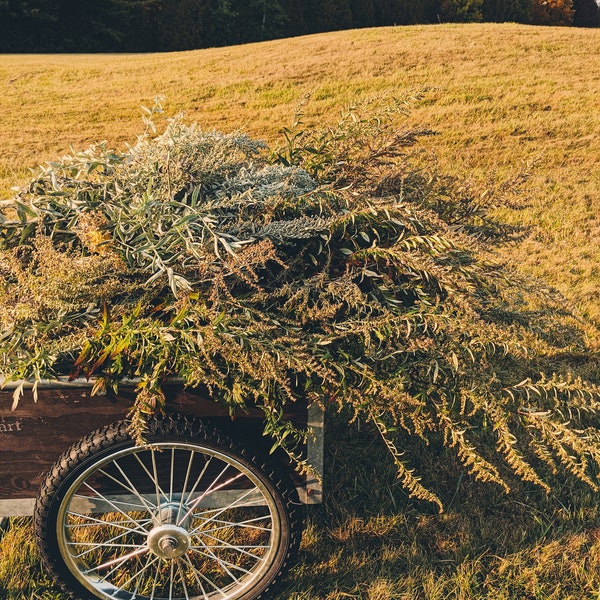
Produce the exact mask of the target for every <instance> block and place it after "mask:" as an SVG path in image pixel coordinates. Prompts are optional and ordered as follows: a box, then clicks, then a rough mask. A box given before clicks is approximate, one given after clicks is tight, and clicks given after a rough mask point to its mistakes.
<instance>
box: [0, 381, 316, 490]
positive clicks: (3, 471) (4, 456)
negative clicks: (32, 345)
mask: <svg viewBox="0 0 600 600" xmlns="http://www.w3.org/2000/svg"><path fill="white" fill-rule="evenodd" d="M90 392H91V386H73V387H72V388H70V387H68V386H63V387H57V388H51V387H41V388H40V389H38V392H37V396H38V398H37V402H35V401H34V397H33V391H32V390H31V389H25V390H24V394H23V396H22V397H21V399H20V400H19V403H18V406H17V407H16V409H15V410H14V411H12V410H11V406H12V403H13V398H12V390H0V500H5V499H10V500H18V499H25V498H32V497H35V496H36V495H37V492H38V489H39V486H40V483H41V481H42V479H43V477H44V476H45V473H46V472H47V471H48V470H49V469H50V467H51V466H52V465H53V464H54V463H55V462H56V460H57V459H58V458H59V457H60V455H61V454H62V453H63V452H65V451H66V450H67V449H68V448H69V447H70V446H71V445H72V444H74V443H75V442H77V441H78V440H79V439H81V438H82V437H84V436H85V435H87V434H89V433H91V432H92V431H94V430H96V429H98V428H99V427H102V426H104V425H108V424H110V423H113V422H115V421H118V420H120V419H123V418H125V417H126V415H127V413H128V411H129V409H130V407H131V405H132V404H133V400H134V397H135V392H134V390H133V389H126V388H124V389H123V390H122V391H121V392H120V393H119V397H114V396H112V397H111V396H91V395H90ZM167 409H168V410H169V411H172V412H179V413H182V414H186V415H192V416H199V417H204V418H207V417H210V418H211V419H217V420H219V421H223V422H227V423H229V424H230V427H231V429H232V431H233V432H234V433H235V431H236V430H237V431H239V432H240V434H241V433H242V432H243V434H244V438H245V437H246V435H247V434H250V436H254V437H257V436H258V437H260V434H261V432H262V413H261V411H260V410H259V409H256V408H251V409H249V410H248V412H247V413H244V414H241V415H240V416H238V417H237V418H236V419H235V421H234V422H233V423H232V422H231V419H230V416H229V412H228V410H227V408H226V407H224V406H222V405H221V404H219V403H217V402H214V401H213V400H211V399H209V398H207V397H206V396H203V395H201V394H199V393H197V392H194V391H189V390H184V389H182V388H181V386H173V387H171V388H168V389H167ZM285 416H286V417H287V418H290V419H292V420H293V421H294V422H295V423H296V424H298V425H300V426H306V424H307V410H306V406H303V405H292V406H290V407H289V409H287V410H286V414H285ZM297 483H298V484H299V485H302V481H301V480H299V481H298V482H297Z"/></svg>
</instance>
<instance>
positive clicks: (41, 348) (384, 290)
mask: <svg viewBox="0 0 600 600" xmlns="http://www.w3.org/2000/svg"><path fill="white" fill-rule="evenodd" d="M154 110H156V108H155V109H153V110H148V111H147V112H148V116H147V118H146V124H147V132H146V134H144V135H142V136H141V137H140V138H139V139H138V141H137V143H136V144H134V145H133V146H132V147H130V148H129V149H128V150H127V151H125V152H113V151H110V150H109V149H107V148H106V147H105V146H104V145H98V146H94V147H92V148H90V149H88V150H87V151H85V152H80V153H76V152H73V153H72V154H71V155H70V156H66V157H64V158H62V159H60V160H58V161H56V162H52V163H49V164H48V165H46V166H45V167H43V168H42V169H41V170H40V172H39V173H38V174H37V176H36V177H34V178H33V179H32V180H31V182H30V183H29V185H28V186H26V187H25V188H24V189H23V190H22V191H21V192H20V193H19V194H18V195H17V196H16V197H15V199H14V201H13V202H12V203H11V204H10V206H8V207H6V208H5V210H4V213H3V216H2V217H1V220H0V240H1V252H0V273H1V274H2V286H1V288H0V307H1V308H0V326H1V328H2V334H1V337H0V361H1V364H2V371H3V372H4V373H5V374H6V375H7V376H8V377H11V378H15V379H17V378H23V377H34V378H42V377H52V376H55V375H56V374H58V373H67V372H68V373H70V375H71V376H72V377H78V376H85V377H92V376H94V377H96V378H97V384H96V390H99V389H102V388H112V389H115V390H118V385H119V381H120V380H121V379H123V378H132V377H137V378H139V380H140V383H139V386H138V400H137V403H136V406H135V407H134V410H133V413H132V419H133V423H134V427H135V431H136V433H138V434H142V433H143V415H144V414H146V413H148V412H151V411H155V410H161V408H162V406H163V403H164V394H163V392H162V389H161V387H162V385H163V383H164V381H165V379H166V378H168V377H179V378H182V379H183V380H184V381H185V382H186V384H187V385H189V386H193V387H199V388H202V389H204V390H206V392H207V393H209V394H210V395H211V396H212V397H214V399H215V400H218V401H220V402H222V403H224V404H225V405H226V406H227V407H228V408H229V409H230V411H231V412H232V413H236V412H238V411H243V410H244V409H245V407H246V406H248V405H250V404H252V405H257V406H258V407H260V408H261V409H262V411H263V413H264V417H265V433H266V434H267V435H270V436H271V437H272V438H273V439H274V442H275V443H276V444H279V445H281V446H282V447H283V448H284V449H286V450H287V451H288V453H289V454H290V456H292V457H293V458H295V459H296V460H297V461H298V464H301V459H300V458H299V456H298V444H299V443H300V442H301V441H302V440H303V439H304V438H305V436H306V435H307V432H304V431H299V430H298V429H296V428H295V427H294V426H293V425H292V424H291V423H289V422H287V421H286V420H285V419H284V418H283V417H282V409H283V407H284V406H285V405H286V404H287V403H289V402H295V401H297V400H299V399H307V400H308V401H309V402H316V403H321V404H330V403H331V404H334V405H336V406H337V407H339V408H340V409H345V410H349V414H350V418H351V419H352V420H354V419H366V420H368V421H371V422H372V423H373V424H374V425H375V430H376V431H377V432H378V434H379V435H380V436H381V437H382V438H383V440H384V443H385V445H386V447H387V448H388V450H389V452H390V454H391V456H392V458H393V460H394V462H395V464H396V466H397V469H398V474H399V477H400V480H401V482H402V484H403V485H404V486H405V487H406V489H407V490H408V491H409V492H410V493H411V494H412V495H414V496H415V497H417V498H421V499H424V500H428V501H431V502H434V503H436V504H438V505H439V506H441V503H440V500H439V499H438V496H437V495H436V494H435V493H434V492H432V491H431V490H430V489H429V487H428V486H424V485H423V484H422V483H421V482H420V480H419V478H418V477H417V476H416V475H415V474H414V472H413V471H412V469H411V468H410V466H409V462H408V457H409V454H410V447H411V444H410V442H409V441H407V440H410V437H411V436H414V437H415V438H418V439H420V440H422V441H423V442H427V441H429V440H431V439H434V438H435V439H438V438H439V439H441V440H443V442H444V443H445V445H446V446H447V447H448V448H452V449H453V450H454V451H455V452H456V455H457V456H458V458H459V459H460V460H461V461H462V463H463V464H464V465H465V467H466V468H467V470H468V471H469V472H470V473H472V474H473V475H474V476H475V477H477V478H480V479H482V480H484V481H489V482H492V483H495V484H497V485H498V486H499V487H500V488H501V489H502V490H505V491H506V490H508V489H509V487H510V480H511V475H510V473H511V472H512V473H513V474H516V475H517V476H519V477H520V478H522V479H524V480H525V481H528V482H531V483H533V484H536V485H537V486H539V487H541V488H543V489H545V490H548V489H549V487H550V482H551V474H552V473H557V472H559V471H560V472H563V473H564V472H566V473H570V474H571V475H572V476H574V477H576V478H578V479H580V480H582V481H585V482H586V483H587V484H588V485H590V486H591V487H592V488H593V489H597V488H598V478H597V474H598V465H599V462H600V434H599V432H598V430H597V429H596V426H597V423H598V413H599V411H600V393H599V392H600V390H599V389H598V388H597V387H596V386H595V385H593V384H591V383H586V382H585V381H583V380H582V379H581V378H580V376H579V375H580V374H585V373H586V372H588V373H590V372H592V371H591V370H589V369H588V371H586V368H587V366H588V365H589V364H592V365H593V364H594V362H593V361H594V357H593V356H590V355H588V350H587V348H586V346H585V332H586V327H588V326H589V325H586V324H585V323H582V322H580V321H579V320H577V319H576V318H575V317H574V316H573V315H571V314H569V313H568V311H566V310H565V309H564V308H563V302H564V301H563V300H562V299H560V298H555V297H554V296H553V295H552V294H550V293H549V292H548V291H547V290H544V288H543V287H542V286H540V285H538V284H536V283H535V282H528V281H525V280H523V279H522V278H519V277H517V276H516V275H513V274H511V273H510V271H509V269H507V268H506V267H503V266H502V265H499V264H496V263H495V262H494V261H493V255H492V247H491V245H490V244H491V242H492V241H493V240H494V239H495V238H497V237H498V236H501V235H503V234H504V233H505V231H504V230H503V228H502V227H500V226H498V225H497V224H495V223H494V222H493V221H491V220H490V219H489V218H488V216H487V214H486V211H485V207H484V205H483V199H482V198H480V197H479V196H478V195H477V194H475V193H474V192H473V191H470V190H469V189H468V187H465V186H464V185H461V184H460V182H456V181H454V180H452V179H450V178H448V177H444V176H441V175H440V174H438V173H436V172H435V170H430V169H428V168H423V167H420V168H418V167H417V166H416V165H415V164H413V162H412V161H411V159H410V158H409V153H410V152H411V151H410V150H409V149H410V148H411V147H412V146H413V145H414V144H415V143H416V142H417V141H418V138H419V137H420V136H422V135H426V134H428V133H430V132H428V131H410V130H409V131H405V130H402V129H398V126H397V123H398V119H399V116H400V115H402V114H403V113H404V112H405V110H406V102H405V101H390V100H388V101H385V102H382V101H381V100H379V101H376V102H374V103H373V104H372V105H367V106H363V107H351V108H349V109H347V110H345V111H344V112H343V114H342V118H341V120H340V122H339V124H338V125H337V126H335V127H331V128H327V129H325V130H307V129H305V128H304V126H303V125H302V119H301V117H298V118H297V119H296V121H295V124H294V126H292V127H291V128H289V129H286V130H285V143H284V144H283V145H282V146H281V147H279V148H274V149H272V150H269V149H268V148H266V147H265V145H264V144H262V143H261V142H258V141H256V140H253V139H251V138H249V137H248V136H247V135H244V134H241V133H234V134H227V135H226V134H222V133H218V132H208V131H202V130H201V129H199V128H198V127H197V126H195V125H187V124H185V122H184V121H183V119H182V118H181V117H176V118H174V119H171V120H170V122H169V125H168V127H167V128H166V130H165V131H164V132H163V133H162V134H161V135H158V136H157V137H152V135H151V131H152V128H153V122H152V117H153V111H154ZM485 201H486V202H489V200H488V199H486V200H485ZM578 374H579V375H578ZM405 451H409V454H408V455H405V454H404V452H405Z"/></svg>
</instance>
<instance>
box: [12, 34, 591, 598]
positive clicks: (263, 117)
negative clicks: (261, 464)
mask: <svg viewBox="0 0 600 600" xmlns="http://www.w3.org/2000/svg"><path fill="white" fill-rule="evenodd" d="M599 47H600V31H596V30H578V29H566V28H564V29H562V28H561V29H558V28H534V27H526V26H517V25H491V24H487V25H456V26H452V25H444V26H419V27H408V28H393V29H392V28H390V29H378V30H361V31H352V32H339V33H330V34H323V35H318V36H310V37H305V38H297V39H291V40H279V41H275V42H268V43H263V44H254V45H250V46H244V47H233V48H219V49H211V50H203V51H198V52H186V53H175V54H164V55H159V54H152V55H131V56H107V55H100V56H91V55H90V56H0V81H1V82H2V83H1V85H2V94H1V95H0V123H1V127H0V147H1V148H2V152H1V153H0V197H9V196H10V193H11V192H10V187H11V186H14V185H18V184H20V183H22V182H23V181H24V180H25V179H26V177H27V167H33V166H35V165H36V164H37V163H39V162H42V161H45V160H51V159H52V158H53V157H55V156H57V155H60V154H61V153H63V152H65V151H66V150H67V149H68V147H69V145H73V146H75V147H76V148H83V147H86V146H87V145H89V144H90V143H93V142H96V141H100V140H104V139H106V140H108V142H109V143H110V144H112V145H115V146H117V147H119V146H121V145H122V144H124V143H126V142H131V141H133V140H134V139H135V135H136V134H138V133H139V132H140V123H141V120H140V117H141V111H140V108H139V107H140V105H147V106H149V105H151V104H152V102H153V98H154V97H155V96H157V95H162V96H164V97H165V98H166V100H165V103H164V104H165V108H166V112H167V113H169V114H173V113H175V112H177V111H179V110H184V111H185V112H186V114H187V116H188V119H189V120H197V121H198V122H199V123H200V124H201V125H202V126H203V127H205V128H212V127H216V128H218V129H221V130H223V131H231V130H234V129H238V128H241V129H243V130H245V131H246V132H248V133H250V134H252V135H253V136H257V137H260V138H264V139H266V140H268V141H270V142H273V141H276V140H277V139H278V135H279V132H280V130H281V128H282V127H283V126H285V125H288V124H289V123H290V122H291V120H292V116H293V113H294V110H295V108H296V106H297V105H298V102H299V101H300V100H301V98H303V96H304V95H305V94H307V93H310V94H311V100H310V101H309V102H308V104H307V105H306V109H305V115H306V116H305V121H306V122H307V123H309V124H310V123H319V124H325V123H328V122H332V121H334V120H335V119H336V117H337V113H338V111H339V109H340V107H341V106H343V105H344V104H346V103H349V102H353V101H356V100H357V99H360V98H363V97H371V96H374V95H377V94H390V93H398V94H400V95H405V94H410V93H411V92H417V91H422V92H423V94H422V96H421V99H420V100H418V101H416V102H415V103H414V105H413V107H412V110H411V114H410V116H409V117H408V118H407V125H411V126H416V127H422V128H429V129H432V130H434V131H435V132H436V133H437V135H435V136H430V137H427V138H425V139H424V140H423V141H422V143H421V144H420V148H421V149H423V151H424V154H423V156H421V157H420V160H422V161H423V163H424V164H427V163H433V162H437V165H438V167H437V168H438V169H439V170H441V171H442V172H446V173H449V174H455V175H460V176H463V177H465V178H467V179H468V180H470V181H471V182H472V184H473V185H474V186H475V187H476V188H477V189H478V190H480V193H481V194H482V196H483V197H488V195H486V190H491V191H494V192H500V193H499V197H503V198H504V201H503V202H501V203H499V204H498V205H497V206H494V207H493V208H494V210H495V214H496V216H497V217H498V218H500V219H501V220H503V221H505V222H507V223H511V224H514V225H517V226H519V227H520V228H521V234H520V236H519V237H518V239H516V240H514V241H512V242H511V243H509V244H507V245H506V246H505V247H503V248H501V249H500V252H501V255H502V257H504V258H505V259H507V260H510V261H512V262H513V263H514V264H515V265H516V266H517V267H518V268H519V269H521V270H523V271H524V272H526V273H531V274H533V275H537V276H542V277H544V278H545V279H546V280H547V281H548V282H549V283H550V284H551V285H553V286H555V287H557V288H558V289H559V290H560V291H561V292H562V293H563V294H564V295H565V296H566V297H567V298H568V299H570V300H571V301H573V302H574V303H575V304H576V305H578V306H579V307H580V309H581V310H582V312H583V313H585V314H587V315H588V316H590V317H593V318H594V319H598V320H600V285H599V283H600V268H599V266H598V265H599V264H600V260H599V259H600V245H599V244H598V239H599V237H600V176H599V173H600V170H599V166H600V142H599V141H598V139H599V133H600V110H598V107H599V106H600V54H599V53H598V48H599ZM517 182H519V183H520V185H519V186H518V187H515V184H516V183H517ZM510 190H514V191H510ZM497 196H498V194H497V193H496V194H489V197H497ZM338 426H341V425H339V424H338V423H337V421H336V419H335V418H331V419H330V420H329V428H330V431H329V433H328V438H327V439H328V444H327V449H326V451H327V455H326V465H327V473H326V486H327V489H328V490H329V491H328V497H327V502H326V504H325V505H324V506H323V507H320V508H317V509H315V510H313V511H311V513H310V520H309V526H308V529H307V533H306V535H305V537H304V542H303V550H302V556H301V561H300V564H299V566H298V567H297V568H296V570H295V572H294V574H293V577H291V578H290V579H289V581H288V582H287V584H284V586H283V588H282V590H281V598H294V599H296V600H300V599H305V600H309V599H310V600H312V599H317V598H327V599H329V600H334V599H335V600H341V599H342V598H368V599H370V600H387V599H391V598H404V599H421V598H423V599H442V598H457V599H458V598H464V599H468V600H472V599H475V598H477V599H479V598H489V599H494V600H496V599H509V598H510V599H513V598H514V599H519V600H521V599H550V598H554V599H556V600H567V599H570V598H572V599H573V600H581V599H586V598H589V599H592V598H598V594H599V591H600V534H599V532H600V513H599V511H598V509H597V506H596V504H597V500H596V498H594V497H593V496H592V495H591V494H588V493H587V492H585V491H578V490H570V489H564V490H559V494H558V495H557V496H556V497H553V498H550V499H545V498H542V497H539V496H532V495H528V494H527V493H526V492H523V493H521V494H520V495H519V494H517V495H516V496H515V497H502V498H498V497H496V496H492V495H491V492H494V491H495V490H489V489H488V488H485V487H483V486H480V485H479V484H475V483H474V482H473V481H471V480H470V479H468V478H467V477H458V478H457V477H456V471H451V470H450V468H449V467H450V466H451V458H449V457H448V456H446V455H445V454H444V453H443V452H441V451H440V452H438V453H437V454H436V451H435V450H432V451H431V452H430V453H429V454H427V458H424V459H423V460H424V463H425V464H424V465H423V468H424V469H427V468H429V469H430V472H435V473H436V474H437V476H438V477H439V478H440V480H441V481H442V482H446V487H447V494H446V504H447V512H446V513H445V514H443V515H433V514H430V513H429V510H430V509H429V508H428V507H423V506H420V505H417V504H414V503H411V502H408V501H407V499H406V497H405V494H404V493H403V492H402V491H401V490H400V489H399V487H398V485H397V482H396V481H395V480H394V474H393V467H391V466H390V467H389V468H388V465H387V463H386V462H385V452H384V451H383V449H382V450H381V460H379V459H378V455H377V452H378V450H377V449H375V450H374V449H373V448H372V447H367V448H365V445H366V444H367V442H366V440H367V439H368V440H370V438H364V437H363V436H364V433H363V432H361V431H358V430H357V431H356V432H355V433H354V435H353V437H352V439H351V440H350V442H348V441H347V440H346V439H345V438H346V436H345V435H341V434H339V435H338V432H337V431H336V428H337V427H338ZM368 443H370V442H368ZM361 458H362V459H364V460H361ZM427 461H431V462H430V464H429V465H427ZM361 464H363V465H365V466H364V467H363V468H360V467H359V468H356V465H361ZM30 545H31V538H30V531H29V528H28V526H27V523H25V524H24V525H23V526H18V527H14V528H13V529H12V530H11V531H10V533H9V534H8V536H6V537H5V538H4V540H3V542H2V543H1V545H0V590H2V589H6V590H8V591H7V592H6V593H7V598H10V599H17V598H19V599H22V598H32V599H33V598H42V597H43V598H46V599H52V600H57V599H58V598H59V596H58V595H57V594H56V593H55V592H54V591H53V590H52V588H51V587H49V584H48V583H47V582H46V581H45V580H44V578H43V576H42V575H40V574H39V573H38V572H37V571H36V568H37V567H36V566H35V565H36V559H35V554H34V553H33V551H32V550H31V547H30ZM24 570H27V572H30V573H32V576H33V587H30V584H31V580H28V581H25V582H23V578H22V573H23V571H24ZM0 596H1V594H0Z"/></svg>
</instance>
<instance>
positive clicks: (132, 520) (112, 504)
mask: <svg viewBox="0 0 600 600" xmlns="http://www.w3.org/2000/svg"><path fill="white" fill-rule="evenodd" d="M83 485H85V487H87V488H88V489H89V490H90V491H92V492H93V493H94V494H96V495H97V496H98V498H100V499H101V500H104V501H105V502H106V503H107V504H108V505H109V506H112V507H113V508H114V509H115V511H116V512H118V513H121V514H122V515H123V516H124V517H125V519H127V520H128V521H130V522H131V523H133V524H134V525H135V526H136V527H138V526H139V523H138V522H137V521H135V520H134V519H132V518H131V517H130V516H129V515H128V514H127V513H126V512H123V511H122V510H121V509H120V508H119V507H118V506H116V505H115V504H114V503H113V502H111V501H110V500H109V499H108V498H106V497H105V496H103V495H102V494H101V493H100V492H98V491H97V490H95V489H94V488H93V487H92V486H91V485H90V484H89V483H88V482H87V481H84V482H83Z"/></svg>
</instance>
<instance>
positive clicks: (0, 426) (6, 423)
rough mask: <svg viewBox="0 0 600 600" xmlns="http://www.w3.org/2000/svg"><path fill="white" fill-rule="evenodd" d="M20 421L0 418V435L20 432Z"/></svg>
mask: <svg viewBox="0 0 600 600" xmlns="http://www.w3.org/2000/svg"><path fill="white" fill-rule="evenodd" d="M21 430H22V427H21V420H20V419H10V420H8V419H5V418H4V417H0V433H16V432H17V431H21Z"/></svg>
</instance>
